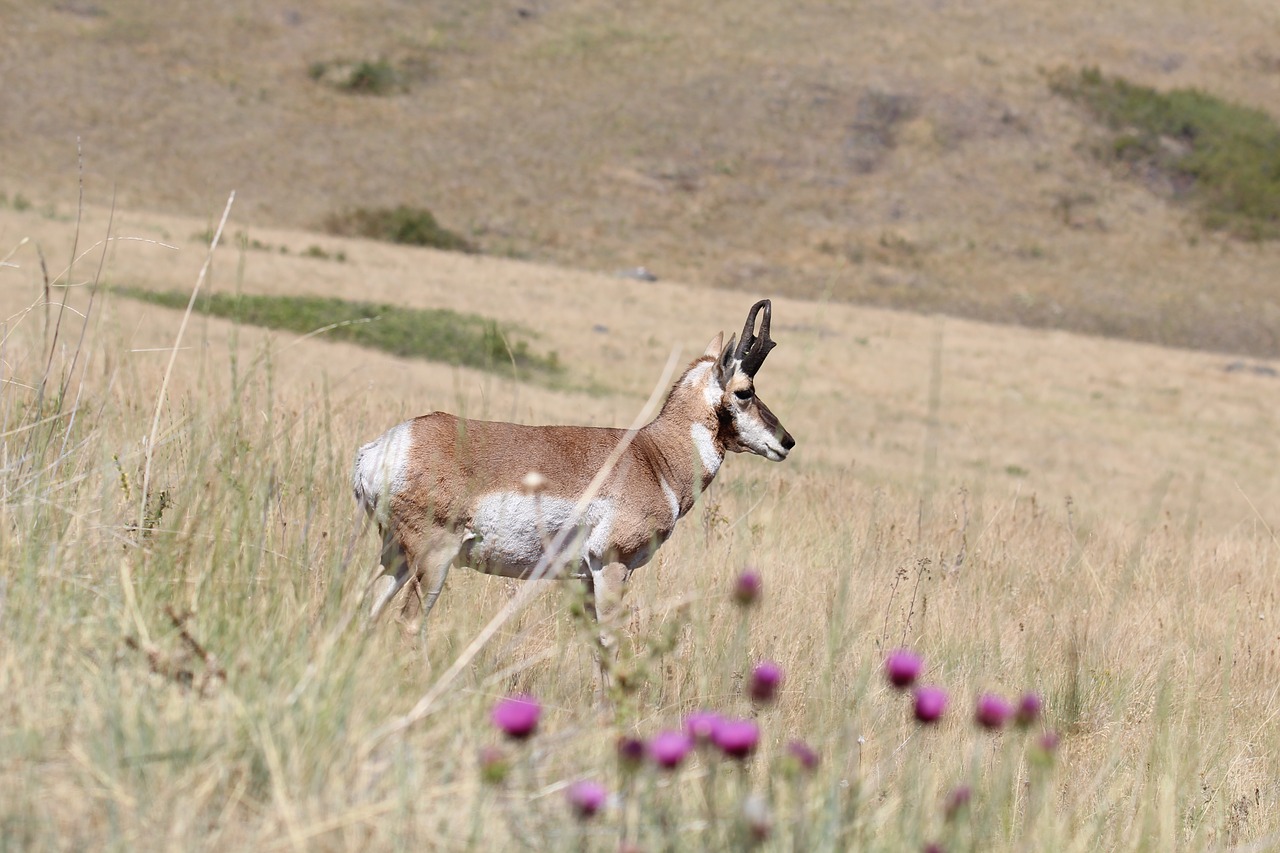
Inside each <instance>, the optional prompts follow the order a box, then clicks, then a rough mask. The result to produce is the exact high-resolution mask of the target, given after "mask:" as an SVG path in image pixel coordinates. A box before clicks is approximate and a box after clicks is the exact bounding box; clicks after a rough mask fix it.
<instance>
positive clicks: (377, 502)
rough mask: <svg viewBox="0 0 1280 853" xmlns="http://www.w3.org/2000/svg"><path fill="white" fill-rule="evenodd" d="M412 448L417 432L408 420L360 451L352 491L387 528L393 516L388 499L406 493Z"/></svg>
mask: <svg viewBox="0 0 1280 853" xmlns="http://www.w3.org/2000/svg"><path fill="white" fill-rule="evenodd" d="M412 445H413V433H412V432H411V431H410V428H409V422H408V421H406V422H405V423H402V424H400V425H398V426H394V427H392V428H391V429H389V430H387V431H386V432H385V433H383V434H382V435H381V436H379V437H378V438H376V439H374V440H373V441H371V442H369V443H368V444H366V445H365V446H364V447H361V448H360V449H359V450H358V451H356V464H355V468H354V470H352V472H351V488H352V489H353V490H354V491H355V495H356V501H357V502H358V503H359V504H360V506H362V507H364V511H365V512H367V513H369V514H370V515H372V516H373V517H374V520H375V521H377V522H378V524H380V525H385V524H386V523H387V521H388V519H389V517H390V514H391V506H390V503H391V502H390V501H389V500H388V498H390V497H391V496H393V495H397V494H399V493H400V492H402V491H404V487H405V483H406V482H407V480H408V469H409V449H410V447H411V446H412Z"/></svg>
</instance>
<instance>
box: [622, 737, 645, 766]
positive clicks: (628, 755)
mask: <svg viewBox="0 0 1280 853" xmlns="http://www.w3.org/2000/svg"><path fill="white" fill-rule="evenodd" d="M642 761H644V741H642V740H640V738H636V737H627V736H625V735H624V736H623V737H620V738H618V763H619V764H621V765H622V769H623V770H635V769H636V768H637V767H639V766H640V763H641V762H642Z"/></svg>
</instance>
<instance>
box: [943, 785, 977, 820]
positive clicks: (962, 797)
mask: <svg viewBox="0 0 1280 853" xmlns="http://www.w3.org/2000/svg"><path fill="white" fill-rule="evenodd" d="M972 796H973V791H972V790H970V788H969V786H968V785H961V786H959V787H957V788H953V789H952V791H951V793H950V794H947V805H946V808H945V809H944V813H945V814H946V818H947V820H954V819H955V816H956V815H957V814H959V813H960V810H961V809H963V808H964V807H965V806H967V805H969V800H970V798H972Z"/></svg>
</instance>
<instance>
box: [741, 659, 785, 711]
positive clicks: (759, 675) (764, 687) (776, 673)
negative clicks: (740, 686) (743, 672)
mask: <svg viewBox="0 0 1280 853" xmlns="http://www.w3.org/2000/svg"><path fill="white" fill-rule="evenodd" d="M780 684H782V667H780V666H778V665H777V664H776V663H774V662H773V661H768V660H766V661H761V662H760V663H758V664H756V667H755V669H753V670H751V682H750V684H749V685H748V686H747V694H748V695H749V696H751V700H752V701H753V702H760V703H762V704H763V703H768V702H772V701H773V699H774V697H775V696H777V695H778V685H780Z"/></svg>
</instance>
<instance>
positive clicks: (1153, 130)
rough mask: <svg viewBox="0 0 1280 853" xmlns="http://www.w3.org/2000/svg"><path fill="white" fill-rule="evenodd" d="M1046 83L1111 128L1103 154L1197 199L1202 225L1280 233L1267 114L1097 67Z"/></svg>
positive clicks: (1276, 146)
mask: <svg viewBox="0 0 1280 853" xmlns="http://www.w3.org/2000/svg"><path fill="white" fill-rule="evenodd" d="M1050 88H1051V89H1052V90H1053V91H1054V92H1055V93H1057V94H1059V95H1062V96H1064V97H1067V98H1070V99H1072V100H1074V101H1076V102H1078V103H1081V104H1083V105H1084V106H1085V107H1086V108H1087V109H1088V110H1089V111H1090V112H1091V113H1092V114H1093V115H1094V116H1096V117H1097V118H1098V119H1099V120H1100V121H1102V122H1103V123H1104V124H1105V125H1106V126H1107V127H1108V128H1110V130H1111V131H1112V133H1113V137H1112V139H1111V142H1110V146H1109V148H1108V149H1107V150H1106V151H1105V152H1104V153H1105V156H1106V157H1107V158H1108V159H1110V160H1112V161H1113V162H1116V163H1118V164H1123V165H1126V166H1129V167H1131V168H1132V167H1136V168H1137V169H1139V170H1141V171H1145V170H1148V169H1154V170H1156V171H1157V172H1158V173H1160V174H1162V175H1164V176H1165V177H1166V178H1167V179H1168V180H1169V181H1170V183H1171V185H1172V186H1173V187H1174V191H1175V195H1178V196H1182V195H1185V196H1188V197H1190V198H1193V199H1194V200H1195V201H1196V202H1197V203H1198V204H1199V206H1200V209H1201V215H1202V219H1203V221H1204V223H1205V225H1206V226H1208V227H1210V228H1217V229H1223V230H1226V231H1228V232H1230V233H1233V234H1235V235H1237V236H1241V237H1246V238H1250V239H1262V238H1270V237H1276V236H1280V126H1277V124H1276V122H1275V120H1274V119H1273V118H1272V117H1271V116H1270V115H1268V114H1267V113H1265V112H1263V111H1261V110H1257V109H1253V108H1251V107H1245V106H1241V105H1239V104H1234V103H1231V102H1229V101H1225V100H1223V99H1221V98H1218V97H1217V96H1215V95H1211V94H1209V93H1207V92H1202V91H1200V90H1198V89H1174V90H1173V91H1170V92H1158V91H1156V90H1155V89H1152V88H1149V87H1147V86H1140V85H1137V84H1135V83H1130V82H1129V81H1127V80H1125V79H1123V78H1121V77H1106V76H1104V75H1103V74H1102V73H1101V72H1100V71H1099V70H1098V69H1096V68H1086V69H1083V70H1081V71H1079V72H1076V71H1069V70H1061V71H1058V72H1056V73H1054V74H1053V75H1051V77H1050Z"/></svg>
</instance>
